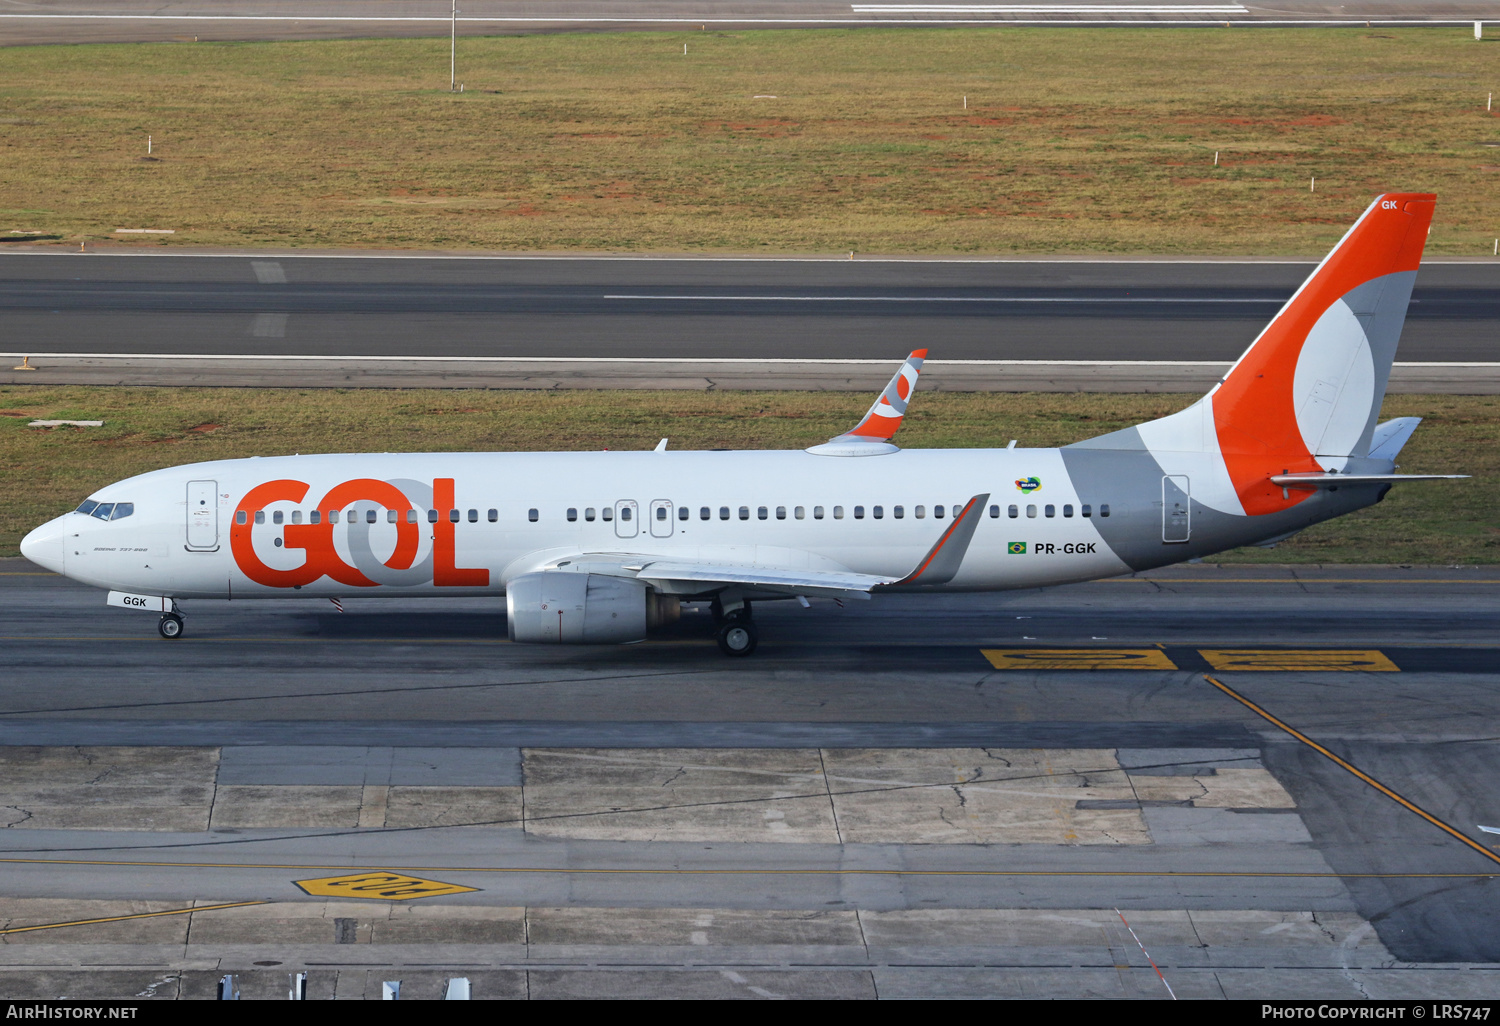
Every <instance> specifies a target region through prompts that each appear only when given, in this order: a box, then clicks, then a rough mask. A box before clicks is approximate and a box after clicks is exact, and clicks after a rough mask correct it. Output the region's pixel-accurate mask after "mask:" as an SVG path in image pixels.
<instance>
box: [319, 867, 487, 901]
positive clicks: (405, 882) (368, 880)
mask: <svg viewBox="0 0 1500 1026" xmlns="http://www.w3.org/2000/svg"><path fill="white" fill-rule="evenodd" d="M292 883H294V884H296V885H297V886H298V887H300V888H302V890H303V891H305V892H306V893H308V894H312V895H316V896H319V897H327V898H376V899H383V900H385V901H407V900H409V899H411V898H435V897H437V896H438V895H439V894H463V893H465V892H466V891H477V890H479V888H478V887H463V886H460V885H459V884H451V883H443V882H442V881H441V880H423V879H422V878H421V877H417V876H407V875H406V874H404V873H392V872H389V871H387V870H374V871H372V872H364V873H354V874H351V875H349V876H324V877H319V878H318V879H316V880H293V881H292Z"/></svg>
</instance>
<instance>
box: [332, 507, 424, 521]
mask: <svg viewBox="0 0 1500 1026" xmlns="http://www.w3.org/2000/svg"><path fill="white" fill-rule="evenodd" d="M312 522H313V523H315V524H316V523H317V522H318V511H317V510H313V521H312ZM406 522H407V523H408V524H415V523H416V522H417V511H416V510H414V509H409V510H407V511H406Z"/></svg>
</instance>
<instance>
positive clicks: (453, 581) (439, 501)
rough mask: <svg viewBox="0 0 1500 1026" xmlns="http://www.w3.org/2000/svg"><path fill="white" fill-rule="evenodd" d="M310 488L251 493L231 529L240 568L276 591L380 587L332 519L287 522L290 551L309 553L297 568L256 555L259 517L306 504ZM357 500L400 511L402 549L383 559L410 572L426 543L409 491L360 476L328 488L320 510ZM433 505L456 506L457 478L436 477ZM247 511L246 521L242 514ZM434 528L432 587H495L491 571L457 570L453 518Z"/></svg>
mask: <svg viewBox="0 0 1500 1026" xmlns="http://www.w3.org/2000/svg"><path fill="white" fill-rule="evenodd" d="M308 488H309V485H308V484H307V483H306V482H304V481H291V480H280V481H267V482H266V483H265V484H262V485H257V486H256V487H254V488H252V489H250V491H248V492H246V493H245V497H244V498H243V499H241V500H240V504H239V508H238V509H237V510H236V511H235V513H236V515H235V517H234V522H233V525H232V526H231V527H230V531H229V548H230V551H231V552H232V553H233V554H234V562H235V565H236V566H238V567H239V568H240V570H241V572H243V573H244V575H245V576H246V577H248V578H250V580H252V581H254V582H255V583H256V584H264V585H266V586H268V587H272V588H300V587H302V586H303V585H306V584H312V583H313V582H314V581H316V580H318V579H319V578H322V577H327V578H329V579H330V580H333V581H337V582H338V583H339V584H347V585H349V586H351V587H355V588H374V587H378V586H379V584H380V582H379V581H372V580H370V578H369V577H367V576H366V575H365V574H364V573H363V572H362V571H360V570H358V569H356V568H355V567H352V566H350V565H349V564H348V563H346V562H345V561H344V560H343V559H342V558H340V556H339V553H338V548H337V546H335V544H334V540H333V532H334V528H336V527H337V526H338V525H337V524H336V523H333V522H332V518H331V517H330V518H325V520H324V522H323V523H318V524H287V525H286V526H285V527H283V528H282V543H283V545H284V546H285V547H286V548H288V549H303V550H305V551H306V552H307V559H306V560H305V561H304V562H303V563H302V565H301V566H299V567H297V568H295V569H292V570H278V569H276V568H275V567H270V566H267V565H266V564H265V563H264V562H262V561H261V558H260V556H258V555H257V554H256V552H255V545H254V543H253V539H252V535H251V532H252V531H253V530H254V525H255V514H256V513H257V512H260V511H261V510H263V509H265V507H266V506H268V505H270V504H271V503H273V502H295V503H300V502H302V500H303V499H304V498H305V497H306V496H307V490H308ZM354 502H374V503H378V504H379V505H381V506H384V507H385V508H386V509H389V510H395V511H396V512H397V516H396V523H395V528H396V549H395V551H394V552H392V553H391V554H390V556H389V557H388V558H386V559H385V560H382V561H381V562H382V563H383V565H384V566H386V567H387V568H389V569H391V570H410V569H411V568H412V564H413V562H414V561H415V560H416V558H417V549H418V545H419V542H420V540H421V539H420V535H419V533H418V532H419V531H420V525H418V524H417V523H415V522H413V521H412V518H409V517H408V516H407V511H408V510H413V509H415V508H416V507H414V506H413V505H412V503H411V500H410V499H408V498H407V497H406V493H404V492H402V491H401V489H399V488H397V487H396V486H395V485H393V484H391V483H390V482H388V481H377V480H374V479H373V478H358V479H356V480H353V481H345V482H344V483H342V484H339V485H335V486H334V487H332V488H330V489H329V490H328V493H327V494H326V495H324V496H323V499H322V501H321V502H319V503H318V506H319V507H320V508H326V509H329V510H336V509H341V508H343V507H345V506H347V505H349V504H350V503H354ZM432 505H433V507H434V508H436V509H439V510H447V509H450V508H453V478H451V477H447V478H436V479H435V480H434V481H433V482H432ZM240 513H243V514H245V516H244V518H243V519H244V521H245V522H244V523H240V519H241V518H240V516H239V514H240ZM428 526H430V527H431V528H432V583H433V584H434V585H436V586H437V587H440V588H476V587H478V588H482V587H485V586H486V585H488V584H489V583H490V572H489V571H488V570H484V569H470V568H464V567H460V566H457V565H456V564H457V552H456V545H455V539H454V528H455V527H456V526H457V525H456V524H454V523H452V522H451V521H450V520H449V519H448V517H447V516H439V517H438V519H437V522H436V523H432V524H429V525H428Z"/></svg>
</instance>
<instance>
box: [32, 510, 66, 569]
mask: <svg viewBox="0 0 1500 1026" xmlns="http://www.w3.org/2000/svg"><path fill="white" fill-rule="evenodd" d="M66 533H67V531H66V528H64V526H63V523H62V519H61V518H59V519H57V520H51V521H48V522H47V523H45V524H43V525H42V526H41V527H38V528H37V529H36V530H35V531H32V532H31V533H30V534H28V535H27V536H26V537H24V538H22V539H21V555H23V556H25V557H26V558H27V559H29V560H31V561H32V562H33V563H35V564H36V565H37V566H41V567H46V568H47V569H48V570H51V571H52V572H53V573H57V574H60V573H62V572H63V565H64V562H65V560H64V559H63V556H64V554H65V553H64V544H63V543H64V541H65V540H66V537H65V536H66Z"/></svg>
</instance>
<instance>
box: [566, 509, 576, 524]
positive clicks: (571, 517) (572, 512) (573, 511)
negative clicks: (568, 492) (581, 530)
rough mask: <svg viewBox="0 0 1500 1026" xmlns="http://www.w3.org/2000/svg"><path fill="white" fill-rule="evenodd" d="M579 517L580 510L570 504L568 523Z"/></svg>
mask: <svg viewBox="0 0 1500 1026" xmlns="http://www.w3.org/2000/svg"><path fill="white" fill-rule="evenodd" d="M577 519H578V510H577V509H575V508H574V507H572V506H569V507H568V523H570V524H571V523H572V522H573V521H575V520H577Z"/></svg>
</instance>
